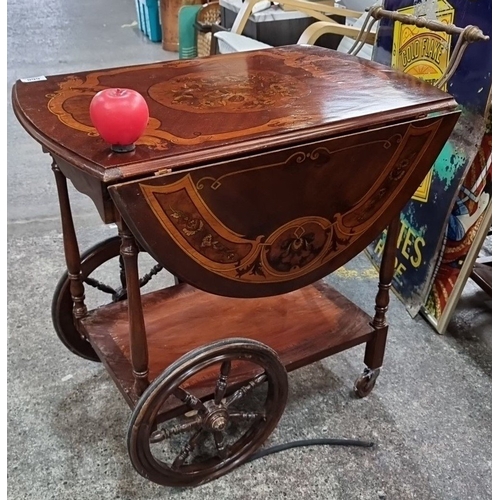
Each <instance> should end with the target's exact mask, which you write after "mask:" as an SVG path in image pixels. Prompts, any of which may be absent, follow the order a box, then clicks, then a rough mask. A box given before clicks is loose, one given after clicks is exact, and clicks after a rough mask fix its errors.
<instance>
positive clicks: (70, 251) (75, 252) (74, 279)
mask: <svg viewBox="0 0 500 500" xmlns="http://www.w3.org/2000/svg"><path fill="white" fill-rule="evenodd" d="M52 171H53V172H54V176H55V178H56V185H57V194H58V198H59V209H60V211H61V223H62V233H63V242H64V256H65V258H66V266H67V268H68V277H69V280H70V287H69V289H70V293H71V299H72V300H73V318H74V319H75V320H79V319H81V318H83V317H85V316H86V315H87V306H86V305H85V288H84V286H83V282H82V270H81V261H80V250H79V248H78V241H77V239H76V232H75V226H74V223H73V215H72V213H71V205H70V202H69V194H68V184H67V181H66V177H65V176H64V174H63V173H62V172H61V171H60V170H59V167H58V166H57V163H56V162H55V160H52Z"/></svg>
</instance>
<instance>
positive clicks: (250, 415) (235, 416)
mask: <svg viewBox="0 0 500 500" xmlns="http://www.w3.org/2000/svg"><path fill="white" fill-rule="evenodd" d="M229 418H230V419H231V420H255V419H260V420H266V414H265V413H264V412H243V411H234V412H229Z"/></svg>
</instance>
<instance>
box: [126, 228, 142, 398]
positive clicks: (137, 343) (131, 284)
mask: <svg viewBox="0 0 500 500" xmlns="http://www.w3.org/2000/svg"><path fill="white" fill-rule="evenodd" d="M119 234H120V237H121V239H122V244H121V247H120V255H121V256H122V259H123V264H124V267H125V277H126V282H127V296H128V321H129V339H130V340H129V341H130V357H131V361H132V369H133V373H134V379H135V383H134V390H135V392H136V394H137V396H140V395H141V394H142V393H143V392H144V391H145V389H146V388H147V387H148V385H149V381H148V371H149V370H148V342H147V338H146V327H145V325H144V314H143V311H142V301H141V289H140V286H139V268H138V262H137V256H138V254H139V249H138V247H137V243H136V241H135V239H134V237H133V236H132V234H131V232H130V230H129V229H128V227H127V226H126V224H125V223H124V222H123V221H121V222H120V225H119Z"/></svg>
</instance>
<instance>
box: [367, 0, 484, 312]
mask: <svg viewBox="0 0 500 500" xmlns="http://www.w3.org/2000/svg"><path fill="white" fill-rule="evenodd" d="M383 6H384V8H385V9H387V10H394V11H398V12H401V13H403V14H410V15H417V16H422V15H425V16H426V18H427V19H433V20H437V21H440V22H443V23H446V24H455V25H456V26H459V27H465V26H467V25H476V26H479V27H480V28H481V29H482V31H483V33H485V34H486V35H488V36H490V37H491V24H492V19H491V16H492V13H491V0H420V1H419V0H385V2H384V4H383ZM457 39H458V36H451V35H448V34H446V33H440V32H434V31H430V30H427V29H425V28H417V27H415V26H410V25H402V24H401V23H399V22H395V23H393V22H392V21H389V20H382V21H380V25H379V31H378V35H377V40H376V43H375V47H374V52H373V60H375V61H378V62H381V63H383V64H386V65H387V66H391V67H394V68H398V69H400V70H402V71H404V72H405V73H408V74H411V75H413V76H415V77H417V78H421V79H423V80H425V81H428V82H429V83H431V84H435V83H436V82H437V81H438V80H439V79H440V78H441V76H442V75H443V73H444V72H445V71H446V68H447V66H448V62H449V60H450V57H451V54H452V51H453V49H454V47H455V45H456V42H457ZM491 67H492V46H491V40H489V41H486V42H484V41H480V42H475V43H472V44H470V45H469V46H468V47H467V49H466V51H465V53H464V55H463V58H462V60H461V62H460V65H459V66H458V69H457V71H456V72H455V74H454V75H453V77H452V78H451V79H450V81H449V82H448V84H447V85H446V87H445V89H444V90H446V91H447V92H448V93H450V94H451V95H453V97H455V99H456V101H457V102H458V104H459V106H460V108H461V111H462V115H461V117H460V119H459V121H458V123H457V125H456V127H455V129H454V131H453V133H452V135H451V137H450V139H449V140H448V142H447V143H446V145H445V147H444V148H443V150H442V151H441V153H440V155H439V157H438V159H437V160H436V162H435V164H434V166H433V168H432V169H431V171H430V172H429V174H428V175H427V177H426V178H425V180H424V181H423V182H422V184H421V185H420V187H419V188H418V189H417V191H416V192H415V194H414V196H413V198H412V200H411V201H410V202H409V203H408V205H407V206H406V207H405V209H404V210H403V212H402V214H401V231H400V234H399V237H398V253H397V263H396V269H395V276H394V280H393V287H394V291H395V292H396V294H397V295H398V296H399V297H400V299H401V300H402V301H403V303H404V304H405V306H406V308H407V310H408V312H409V313H410V315H411V316H415V315H417V314H418V312H419V311H420V310H421V309H422V308H423V306H424V305H425V304H426V302H427V297H428V295H429V292H430V290H431V288H432V285H433V280H434V278H435V277H436V266H437V265H438V261H439V259H440V256H442V252H441V251H442V248H443V241H444V238H445V235H446V233H447V228H448V223H449V220H450V216H451V215H452V210H453V208H454V206H455V200H456V199H457V196H458V195H459V192H460V187H461V186H462V184H463V182H464V179H465V178H466V175H467V173H468V172H469V169H470V168H471V165H472V164H473V161H474V159H475V158H476V155H477V153H478V150H479V148H480V145H481V143H482V140H483V136H484V134H485V130H486V125H485V119H484V114H485V110H486V107H487V103H488V97H489V95H490V89H491ZM374 95H375V94H374ZM385 236H386V235H385V233H383V234H382V235H381V236H380V237H379V238H377V240H375V241H374V242H373V243H372V244H371V245H370V246H369V247H368V248H367V253H368V256H369V257H370V259H371V260H372V262H373V263H374V264H375V266H376V267H378V266H379V264H380V260H381V256H382V251H383V248H384V244H385ZM429 305H430V303H429Z"/></svg>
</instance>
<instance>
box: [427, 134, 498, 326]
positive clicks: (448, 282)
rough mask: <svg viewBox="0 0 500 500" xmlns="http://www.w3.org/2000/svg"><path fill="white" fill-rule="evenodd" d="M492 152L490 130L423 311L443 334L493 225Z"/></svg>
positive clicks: (471, 171)
mask: <svg viewBox="0 0 500 500" xmlns="http://www.w3.org/2000/svg"><path fill="white" fill-rule="evenodd" d="M491 149H492V136H491V130H490V129H489V130H487V133H486V134H485V136H484V138H483V142H482V144H481V147H480V148H479V151H478V153H477V155H476V158H475V159H474V162H473V163H472V166H471V168H470V169H469V171H468V173H467V175H466V177H465V180H464V182H463V184H462V186H461V187H460V192H459V195H458V197H457V199H456V201H455V205H454V207H453V210H452V213H451V215H450V218H449V220H448V227H447V231H446V235H445V238H444V242H443V245H442V249H441V255H440V257H439V260H438V264H437V266H436V271H435V275H434V277H433V280H432V287H431V290H430V293H429V296H428V297H427V301H426V303H425V306H424V310H423V312H424V315H425V316H426V318H427V319H428V320H429V321H430V322H431V324H433V325H434V327H435V328H436V330H437V331H438V332H439V333H443V332H444V331H445V329H446V327H447V326H448V322H449V320H450V317H451V314H452V313H453V310H454V308H455V306H456V303H457V301H458V299H459V298H460V295H461V293H462V290H463V287H464V286H465V282H466V281H467V279H468V278H469V276H470V273H471V269H472V266H473V265H474V261H475V258H476V256H477V253H478V251H479V249H480V246H481V244H482V243H483V241H484V237H485V236H486V234H487V232H488V231H489V229H490V226H491Z"/></svg>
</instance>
